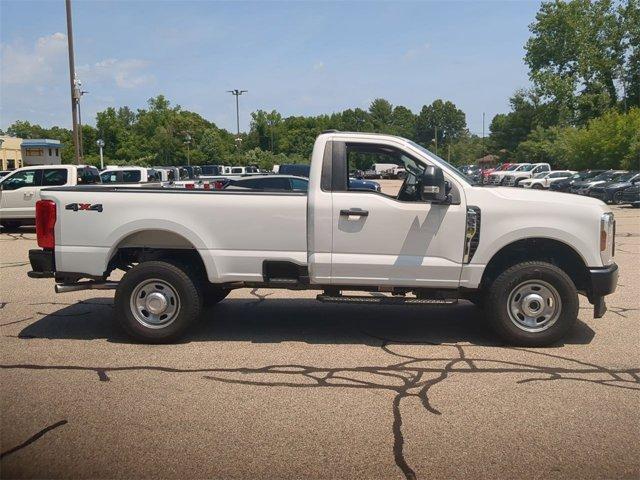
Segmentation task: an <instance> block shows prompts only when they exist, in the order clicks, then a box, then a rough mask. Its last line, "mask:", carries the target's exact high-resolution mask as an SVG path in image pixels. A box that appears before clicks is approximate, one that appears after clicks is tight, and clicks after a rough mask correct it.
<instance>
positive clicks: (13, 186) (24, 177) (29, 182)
mask: <svg viewBox="0 0 640 480" xmlns="http://www.w3.org/2000/svg"><path fill="white" fill-rule="evenodd" d="M37 173H38V172H37V171H36V170H23V171H21V172H17V173H14V174H13V175H12V176H10V177H9V178H7V179H6V180H5V181H4V182H2V189H3V190H17V189H19V188H22V187H36V186H38V175H37Z"/></svg>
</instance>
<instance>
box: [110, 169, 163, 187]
mask: <svg viewBox="0 0 640 480" xmlns="http://www.w3.org/2000/svg"><path fill="white" fill-rule="evenodd" d="M165 175H167V174H166V173H165ZM162 177H163V173H162V172H160V171H158V170H156V169H153V168H145V167H128V166H125V167H107V168H105V169H104V170H103V171H102V172H100V179H101V180H102V183H104V184H107V185H108V184H122V183H124V184H129V183H147V182H161V181H163V180H162ZM167 179H168V177H167Z"/></svg>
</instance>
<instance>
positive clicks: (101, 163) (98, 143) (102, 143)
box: [96, 138, 104, 170]
mask: <svg viewBox="0 0 640 480" xmlns="http://www.w3.org/2000/svg"><path fill="white" fill-rule="evenodd" d="M96 145H98V148H99V149H100V170H104V157H103V156H102V149H103V147H104V140H102V139H101V138H99V139H98V140H97V141H96Z"/></svg>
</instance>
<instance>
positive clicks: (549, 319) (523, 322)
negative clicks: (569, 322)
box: [508, 280, 562, 333]
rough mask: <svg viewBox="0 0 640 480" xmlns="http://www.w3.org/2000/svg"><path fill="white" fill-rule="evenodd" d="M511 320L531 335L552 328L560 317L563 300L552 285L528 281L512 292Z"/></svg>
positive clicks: (510, 297) (510, 301) (510, 304)
mask: <svg viewBox="0 0 640 480" xmlns="http://www.w3.org/2000/svg"><path fill="white" fill-rule="evenodd" d="M508 311H509V318H510V319H511V321H512V322H513V324H514V325H515V326H516V327H518V328H519V329H521V330H524V331H525V332H530V333H536V332H542V331H544V330H547V329H548V328H550V327H551V326H552V325H553V324H554V323H556V321H557V320H558V317H559V316H560V312H561V311H562V300H561V299H560V294H559V293H558V291H557V290H556V289H555V287H553V286H552V285H551V284H549V283H547V282H545V281H543V280H527V281H526V282H522V283H521V284H520V285H518V286H517V287H516V288H514V289H513V290H512V291H511V294H510V295H509V300H508Z"/></svg>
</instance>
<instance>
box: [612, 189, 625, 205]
mask: <svg viewBox="0 0 640 480" xmlns="http://www.w3.org/2000/svg"><path fill="white" fill-rule="evenodd" d="M622 193H623V191H622V190H619V191H617V192H616V193H614V194H613V203H615V204H616V205H622V204H623V203H624V200H622Z"/></svg>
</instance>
